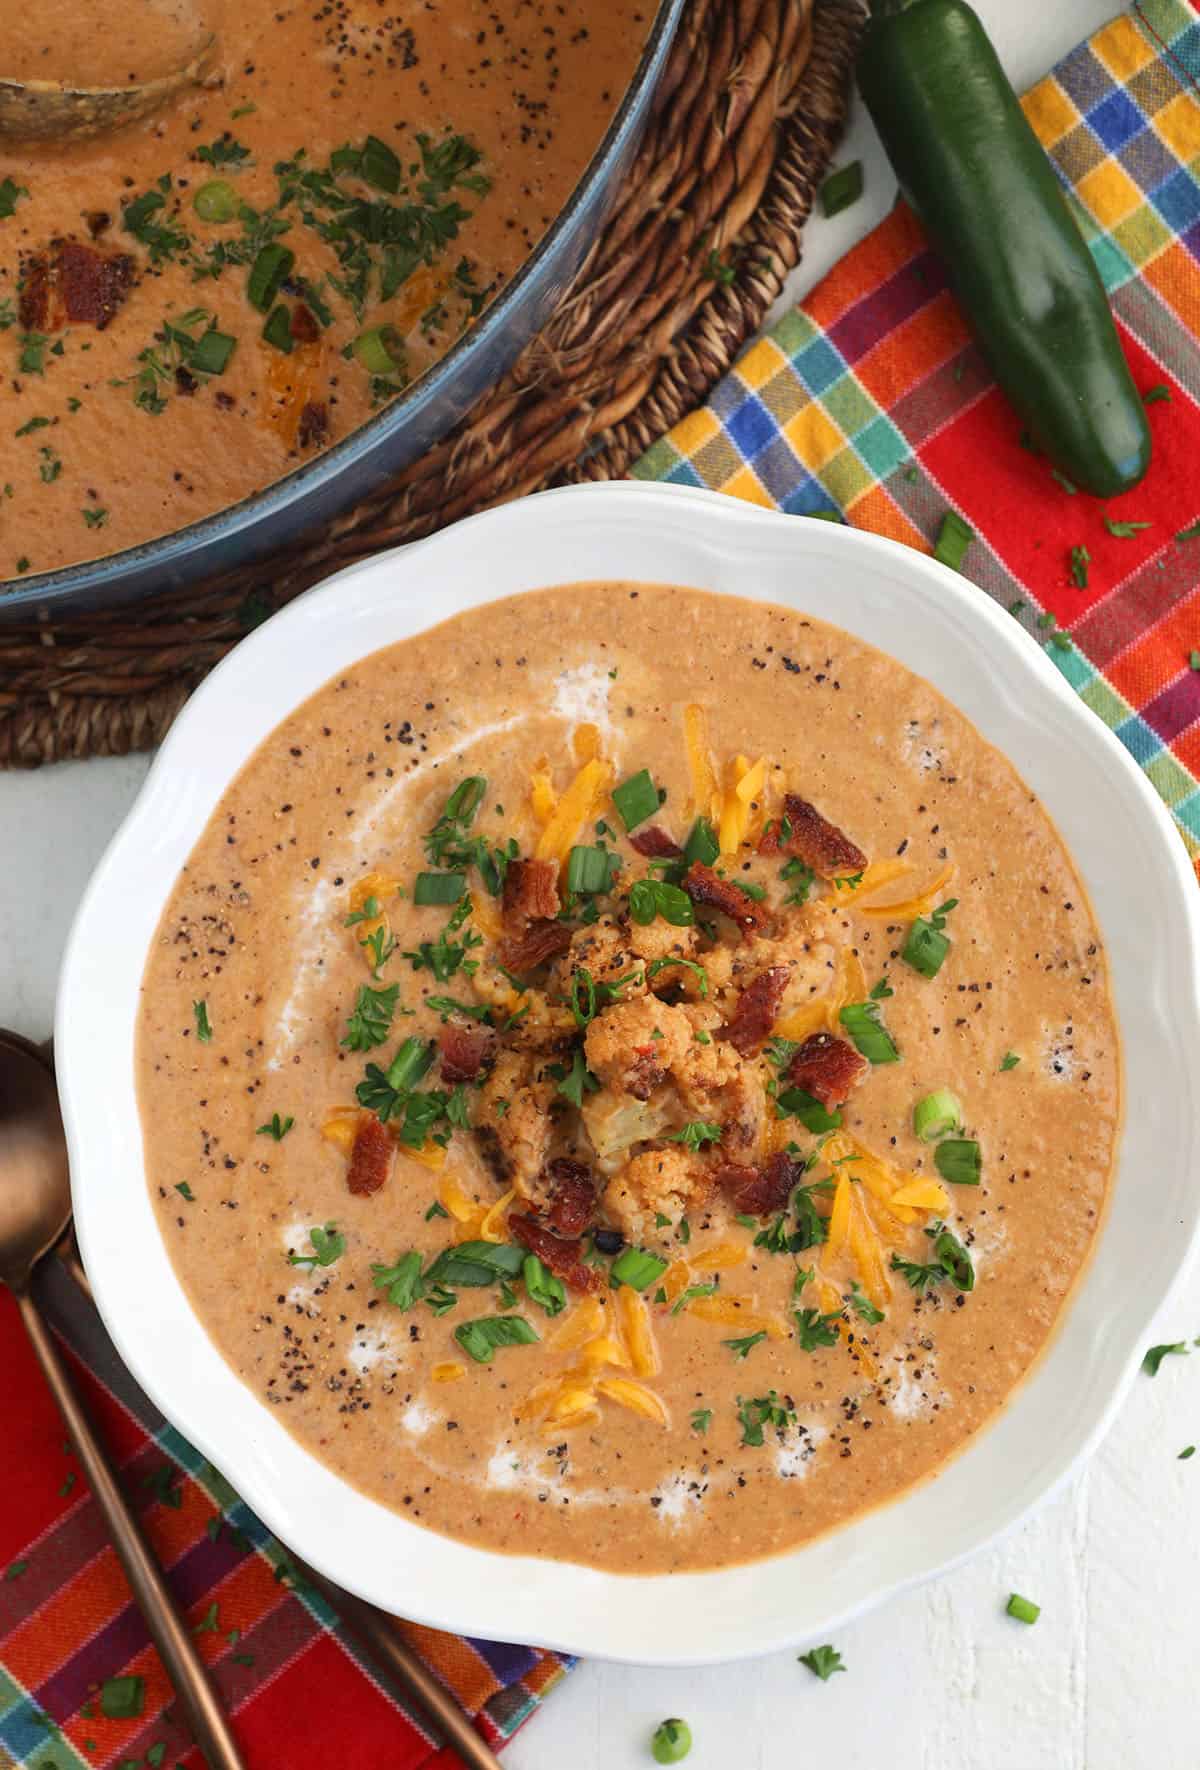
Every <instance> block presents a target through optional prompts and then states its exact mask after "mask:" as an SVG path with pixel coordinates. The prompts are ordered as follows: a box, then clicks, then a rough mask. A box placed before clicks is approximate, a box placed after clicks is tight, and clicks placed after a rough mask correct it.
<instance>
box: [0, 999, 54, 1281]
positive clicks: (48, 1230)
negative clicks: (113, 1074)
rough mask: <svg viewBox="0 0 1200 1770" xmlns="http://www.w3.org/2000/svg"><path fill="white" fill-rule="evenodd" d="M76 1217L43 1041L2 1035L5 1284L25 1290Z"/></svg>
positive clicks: (1, 1253)
mask: <svg viewBox="0 0 1200 1770" xmlns="http://www.w3.org/2000/svg"><path fill="white" fill-rule="evenodd" d="M70 1215H71V1181H70V1174H69V1172H68V1168H67V1145H66V1139H65V1138H64V1136H63V1128H62V1118H61V1116H60V1114H59V1110H58V1092H57V1089H56V1088H55V1086H54V1077H53V1075H52V1074H51V1072H50V1069H49V1067H48V1065H47V1064H46V1062H45V1059H44V1058H43V1057H42V1056H41V1054H40V1053H39V1052H38V1049H37V1047H36V1046H35V1045H31V1044H30V1043H29V1041H28V1040H27V1039H22V1038H20V1037H19V1036H18V1035H17V1034H16V1033H10V1032H0V1283H4V1284H6V1285H8V1286H9V1288H10V1289H11V1290H14V1291H21V1290H23V1289H24V1288H25V1286H26V1285H27V1284H28V1282H29V1274H30V1272H31V1271H32V1269H33V1267H34V1266H35V1265H36V1263H37V1262H38V1260H40V1259H41V1257H42V1255H43V1254H44V1253H46V1252H47V1250H48V1249H50V1248H51V1247H53V1246H54V1243H55V1242H56V1241H57V1240H58V1239H59V1237H60V1236H61V1235H62V1233H63V1230H64V1229H65V1228H66V1226H67V1222H68V1220H69V1218H70Z"/></svg>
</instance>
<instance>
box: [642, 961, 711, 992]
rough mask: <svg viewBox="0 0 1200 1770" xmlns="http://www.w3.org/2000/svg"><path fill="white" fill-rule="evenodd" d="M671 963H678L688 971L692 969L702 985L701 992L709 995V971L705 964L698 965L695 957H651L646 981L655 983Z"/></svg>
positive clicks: (697, 980)
mask: <svg viewBox="0 0 1200 1770" xmlns="http://www.w3.org/2000/svg"><path fill="white" fill-rule="evenodd" d="M671 965H678V966H680V967H682V968H683V969H685V970H687V971H691V972H692V973H693V974H694V976H695V978H696V982H697V983H698V984H699V986H700V994H701V995H702V996H707V994H708V972H707V971H706V970H705V969H704V966H703V965H698V964H697V963H696V961H695V959H670V958H666V959H651V961H650V963H649V964H648V965H647V967H646V982H647V983H653V981H654V979H655V978H656V977H657V976H658V974H659V972H660V971H666V970H667V969H668V967H669V966H671Z"/></svg>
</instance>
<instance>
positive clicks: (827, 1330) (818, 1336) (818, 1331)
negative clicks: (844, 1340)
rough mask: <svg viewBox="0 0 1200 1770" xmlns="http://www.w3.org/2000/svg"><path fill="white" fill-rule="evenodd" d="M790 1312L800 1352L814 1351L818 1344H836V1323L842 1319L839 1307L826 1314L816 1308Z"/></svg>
mask: <svg viewBox="0 0 1200 1770" xmlns="http://www.w3.org/2000/svg"><path fill="white" fill-rule="evenodd" d="M792 1313H793V1315H794V1316H795V1319H796V1338H797V1340H798V1342H799V1346H800V1350H801V1352H815V1351H816V1350H817V1348H818V1347H819V1346H836V1345H837V1340H838V1323H839V1322H840V1321H841V1319H842V1314H841V1310H840V1309H832V1310H830V1312H829V1313H828V1314H827V1315H822V1314H821V1313H820V1312H819V1311H818V1310H816V1309H796V1310H793V1312H792Z"/></svg>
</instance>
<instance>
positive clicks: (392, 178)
mask: <svg viewBox="0 0 1200 1770" xmlns="http://www.w3.org/2000/svg"><path fill="white" fill-rule="evenodd" d="M356 170H357V171H358V173H359V174H360V175H361V177H363V178H365V179H366V181H367V183H368V184H370V185H374V187H375V189H376V190H377V191H387V192H388V194H389V196H395V194H396V192H397V191H398V190H399V189H400V161H399V160H398V159H397V157H396V155H395V154H394V153H393V152H392V150H391V148H390V147H389V146H388V144H387V142H386V141H380V139H379V137H378V136H377V135H368V137H367V139H366V141H364V143H363V150H362V155H361V158H360V159H359V163H358V166H357V168H356Z"/></svg>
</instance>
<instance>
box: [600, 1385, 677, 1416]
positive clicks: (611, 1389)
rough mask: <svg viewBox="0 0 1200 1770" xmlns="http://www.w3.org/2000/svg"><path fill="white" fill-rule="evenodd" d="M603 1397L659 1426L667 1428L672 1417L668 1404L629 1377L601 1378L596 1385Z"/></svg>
mask: <svg viewBox="0 0 1200 1770" xmlns="http://www.w3.org/2000/svg"><path fill="white" fill-rule="evenodd" d="M596 1388H597V1389H598V1390H599V1391H600V1393H601V1395H606V1396H607V1397H608V1399H609V1400H610V1401H615V1402H616V1403H617V1405H618V1407H626V1408H628V1409H629V1411H630V1412H631V1413H635V1414H641V1415H642V1417H643V1419H647V1420H653V1421H654V1423H655V1424H656V1425H658V1426H665V1425H666V1424H667V1423H668V1420H669V1418H670V1416H669V1415H668V1413H667V1409H666V1403H665V1402H664V1401H662V1399H661V1398H660V1397H659V1396H657V1395H656V1394H655V1393H654V1391H653V1390H652V1389H646V1388H644V1387H643V1385H642V1384H641V1383H635V1382H633V1381H632V1380H631V1379H630V1378H629V1377H601V1378H600V1380H599V1382H598V1383H597V1384H596Z"/></svg>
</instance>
